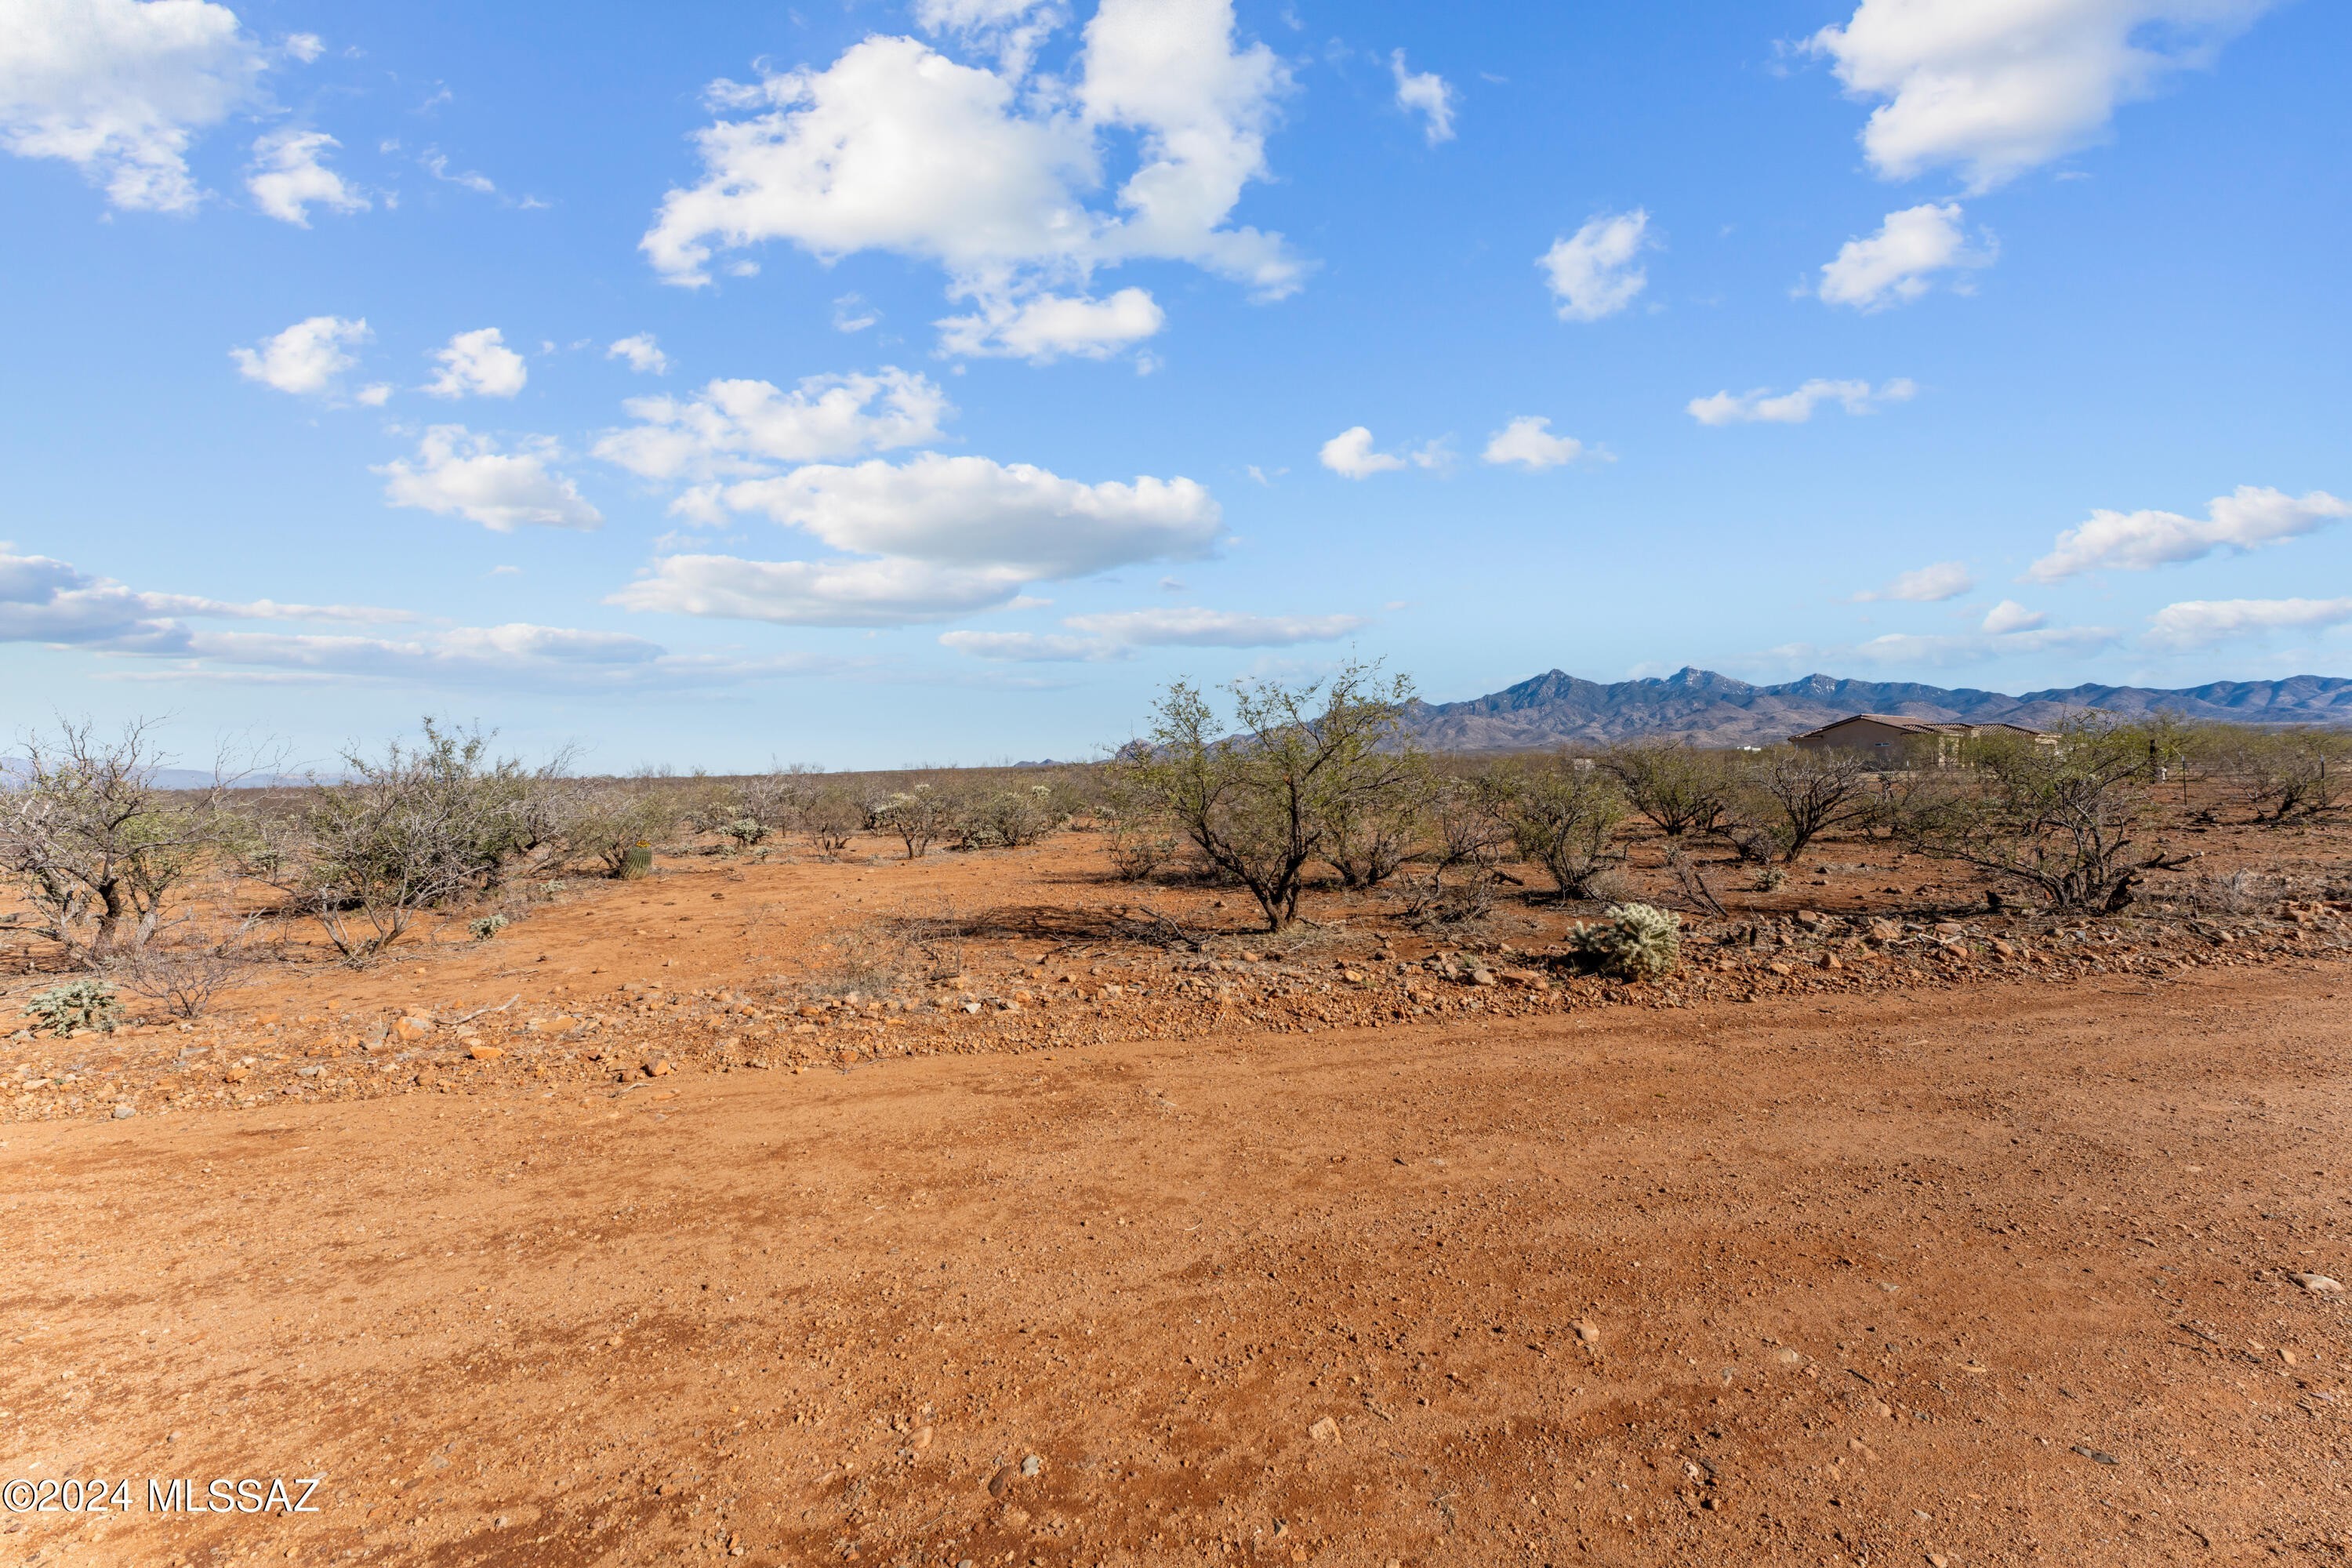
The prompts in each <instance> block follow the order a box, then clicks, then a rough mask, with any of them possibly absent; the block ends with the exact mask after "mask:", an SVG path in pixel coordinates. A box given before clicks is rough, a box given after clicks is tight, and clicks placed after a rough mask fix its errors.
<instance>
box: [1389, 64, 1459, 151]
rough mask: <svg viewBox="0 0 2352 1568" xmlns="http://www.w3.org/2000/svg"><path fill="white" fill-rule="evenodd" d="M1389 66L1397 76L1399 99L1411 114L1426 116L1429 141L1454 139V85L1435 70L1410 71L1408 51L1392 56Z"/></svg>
mask: <svg viewBox="0 0 2352 1568" xmlns="http://www.w3.org/2000/svg"><path fill="white" fill-rule="evenodd" d="M1389 69H1390V70H1391V72H1392V73H1394V75H1395V77H1396V103H1397V107H1398V108H1399V109H1402V110H1404V111H1405V112H1406V113H1407V114H1418V115H1420V116H1421V117H1422V121H1423V123H1422V134H1423V136H1425V137H1426V138H1428V141H1429V144H1430V145H1431V146H1433V147H1434V146H1436V145H1437V144H1438V143H1439V142H1451V141H1453V140H1454V89H1453V88H1452V87H1451V86H1449V85H1447V83H1446V80H1445V79H1444V77H1442V76H1439V75H1438V74H1437V73H1436V72H1435V71H1409V70H1407V69H1406V68H1405V64H1404V51H1403V50H1402V49H1399V50H1397V51H1396V52H1395V53H1393V54H1391V56H1389Z"/></svg>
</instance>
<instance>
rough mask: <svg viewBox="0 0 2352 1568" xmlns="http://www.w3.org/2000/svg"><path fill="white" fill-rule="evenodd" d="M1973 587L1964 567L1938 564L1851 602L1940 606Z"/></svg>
mask: <svg viewBox="0 0 2352 1568" xmlns="http://www.w3.org/2000/svg"><path fill="white" fill-rule="evenodd" d="M1976 585H1977V580H1976V577H1975V576H1974V574H1971V573H1970V572H1969V569H1968V566H1967V565H1966V564H1965V563H1962V562H1958V561H1938V562H1937V563H1935V564H1934V565H1933V566H1922V567H1920V568H1919V569H1918V570H1917V571H1916V572H1906V573H1904V574H1902V575H1900V576H1898V577H1897V578H1895V581H1894V582H1892V583H1889V584H1886V586H1885V587H1884V588H1873V589H1871V590H1870V591H1869V592H1867V593H1864V594H1856V595H1854V599H1855V601H1856V602H1857V603H1860V604H1865V605H1866V604H1871V603H1874V602H1875V601H1878V600H1893V601H1894V602H1895V603H1896V604H1904V605H1940V604H1942V603H1943V602H1944V601H1945V600H1947V599H1957V598H1958V597H1959V596H1960V595H1963V594H1965V593H1967V592H1969V590H1970V589H1972V588H1974V587H1975V586H1976Z"/></svg>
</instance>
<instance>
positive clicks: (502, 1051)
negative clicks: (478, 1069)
mask: <svg viewBox="0 0 2352 1568" xmlns="http://www.w3.org/2000/svg"><path fill="white" fill-rule="evenodd" d="M466 1054H467V1056H469V1057H471V1058H474V1059H475V1060H476V1061H478V1062H494V1061H496V1060H498V1059H499V1058H500V1057H502V1056H504V1055H506V1054H507V1053H506V1047H503V1046H474V1047H470V1048H469V1049H467V1052H466Z"/></svg>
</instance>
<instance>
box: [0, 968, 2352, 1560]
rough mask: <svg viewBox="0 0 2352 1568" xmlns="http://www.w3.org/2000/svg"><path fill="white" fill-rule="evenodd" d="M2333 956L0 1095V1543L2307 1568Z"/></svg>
mask: <svg viewBox="0 0 2352 1568" xmlns="http://www.w3.org/2000/svg"><path fill="white" fill-rule="evenodd" d="M2347 990H2352V986H2347V976H2346V974H2345V973H2343V971H2342V970H2341V968H2340V967H2337V966H2333V965H2309V966H2303V967H2289V968H2284V969H2270V970H2261V971H2250V972H2228V973H2223V972H2218V971H2217V972H2214V973H2208V974H2204V975H2200V976H2196V977H2193V978H2189V979H2184V980H2180V981H2178V982H2172V983H2168V984H2161V985H2157V986H2149V985H2147V984H2142V983H2140V982H2137V981H2136V980H2133V979H2129V978H2125V977H2116V978H2112V979H2096V980H2087V981H2084V983H2082V984H2078V985H2073V986H2052V985H2048V984H1987V985H1984V986H1980V987H1976V988H1972V989H1968V990H1963V991H1957V992H1954V991H1933V992H1923V993H1920V994H1901V993H1896V994H1867V995H1843V996H1829V997H1821V998H1815V997H1806V998H1800V999H1789V1000H1783V1001H1772V1002H1764V1003H1759V1004H1756V1005H1705V1006H1694V1007H1687V1008H1682V1009H1675V1010H1661V1011H1646V1010H1643V1011H1636V1010H1633V1009H1623V1008H1612V1009H1596V1010H1593V1011H1590V1012H1583V1013H1573V1014H1570V1015H1567V1016H1542V1017H1530V1018H1523V1019H1516V1020H1506V1021H1498V1022H1491V1023H1480V1022H1467V1021H1465V1022H1460V1023H1454V1022H1447V1023H1440V1024H1432V1025H1423V1026H1401V1027H1393V1028H1389V1029H1385V1030H1370V1029H1366V1030H1340V1031H1326V1032H1318V1033H1316V1034H1314V1035H1312V1036H1301V1035H1298V1034H1296V1033H1292V1034H1282V1035H1271V1034H1269V1035H1259V1036H1244V1035H1235V1036H1234V1037H1231V1038H1230V1039H1227V1040H1223V1041H1220V1042H1216V1043H1213V1044H1211V1045H1208V1046H1205V1047H1204V1046H1202V1045H1201V1044H1199V1043H1191V1044H1188V1045H1186V1046H1185V1047H1183V1049H1182V1050H1181V1052H1179V1051H1176V1050H1173V1049H1171V1048H1168V1047H1154V1046H1151V1045H1148V1044H1144V1045H1111V1046H1105V1047H1095V1048H1088V1049H1076V1050H1061V1051H1050V1052H1045V1051H1041V1052H1033V1053H1028V1054H1021V1055H1005V1056H987V1057H976V1058H975V1057H932V1058H913V1059H901V1060H886V1061H880V1062H874V1063H870V1064H863V1065H860V1066H858V1067H857V1068H855V1069H854V1070H850V1071H846V1072H835V1071H822V1072H808V1073H803V1074H785V1073H765V1074H741V1073H739V1074H735V1075H732V1076H725V1077H720V1076H716V1075H712V1076H707V1077H699V1078H689V1079H686V1080H685V1082H684V1084H683V1087H682V1089H681V1092H680V1093H679V1094H678V1096H677V1098H675V1099H671V1100H659V1101H656V1100H651V1099H650V1098H648V1097H647V1096H644V1095H636V1096H631V1097H629V1098H627V1099H625V1100H612V1099H609V1098H607V1096H606V1094H605V1093H604V1092H603V1091H601V1090H596V1091H583V1090H581V1089H576V1088H568V1089H564V1090H563V1091H562V1093H561V1094H560V1095H559V1096H557V1097H556V1098H552V1099H550V1098H543V1097H542V1094H541V1092H540V1091H538V1090H537V1089H536V1086H533V1088H531V1089H524V1088H520V1087H518V1088H516V1089H512V1090H510V1091H506V1092H500V1093H484V1094H482V1095H478V1096H474V1097H450V1096H440V1095H411V1096H407V1097H399V1098H389V1099H379V1100H362V1101H355V1102H349V1103H322V1104H287V1105H282V1106H278V1107H275V1108H270V1109H267V1110H254V1111H248V1112H243V1113H238V1114H235V1115H226V1114H224V1115H212V1116H195V1117H178V1118H167V1119H155V1118H142V1119H139V1120H133V1121H121V1122H102V1123H92V1122H89V1121H79V1122H66V1121H60V1122H40V1123H30V1122H28V1123H19V1124H16V1125H13V1126H8V1127H5V1128H0V1134H5V1143H0V1223H5V1237H6V1242H5V1248H0V1301H4V1302H5V1335H6V1344H5V1350H6V1356H5V1362H0V1478H24V1479H28V1480H30V1481H32V1482H34V1483H35V1484H36V1490H37V1489H38V1483H40V1482H43V1481H46V1480H61V1479H64V1478H68V1477H70V1478H76V1479H88V1478H94V1477H104V1478H107V1479H109V1480H112V1479H115V1478H131V1479H132V1482H133V1485H132V1489H131V1492H130V1493H129V1494H128V1495H129V1498H130V1500H131V1505H132V1506H131V1509H130V1510H128V1511H120V1510H118V1511H115V1512H112V1513H110V1514H108V1515H105V1516H103V1517H100V1516H97V1515H91V1514H83V1515H67V1514H64V1513H60V1512H47V1513H43V1512H11V1513H8V1514H5V1516H0V1531H5V1533H0V1563H20V1562H21V1563H108V1564H114V1563H124V1564H130V1563H137V1564H147V1563H217V1562H223V1561H240V1562H261V1561H265V1560H267V1561H270V1562H285V1561H292V1562H297V1563H327V1562H331V1561H337V1560H359V1561H370V1562H383V1563H451V1564H455V1563H512V1564H569V1563H656V1562H674V1561H679V1560H681V1559H684V1560H695V1559H698V1558H703V1557H711V1558H728V1557H740V1558H741V1559H743V1560H745V1561H746V1562H749V1563H803V1564H814V1563H841V1562H859V1563H946V1564H953V1563H966V1562H968V1563H972V1564H974V1565H975V1568H979V1565H985V1564H1003V1563H1047V1564H1055V1565H1059V1564H1066V1563H1070V1564H1076V1563H1087V1564H1091V1563H1223V1562H1231V1563H1332V1564H1353V1563H1370V1564H1383V1563H1409V1564H1424V1563H1464V1564H1472V1563H1475V1564H1486V1563H1626V1564H1633V1563H1643V1564H1648V1563H1829V1562H1841V1563H1852V1562H1868V1563H1921V1562H1927V1563H1947V1564H1975V1563H2063V1562H2072V1563H2084V1564H2104V1563H2171V1562H2182V1563H2233V1562H2252V1561H2265V1562H2267V1561H2272V1560H2274V1559H2276V1558H2279V1557H2281V1556H2284V1558H2285V1559H2287V1560H2289V1561H2314V1562H2340V1561H2342V1560H2343V1559H2344V1557H2345V1555H2346V1552H2347V1548H2352V1533H2347V1531H2352V1522H2348V1521H2352V1473H2347V1468H2346V1460H2347V1458H2348V1457H2352V1453H2347V1448H2348V1447H2352V1445H2347V1432H2352V1428H2347V1411H2352V1387H2347V1380H2346V1377H2345V1366H2346V1357H2347V1355H2352V1345H2347V1341H2346V1327H2347V1319H2346V1313H2347V1310H2352V1309H2347V1306H2346V1305H2345V1302H2346V1297H2345V1296H2343V1295H2339V1294H2334V1293H2330V1292H2327V1291H2326V1290H2325V1289H2318V1290H2315V1289H2306V1288H2305V1287H2304V1286H2303V1285H2301V1284H2298V1283H2297V1282H2296V1281H2295V1279H2294V1278H2293V1276H2294V1275H2298V1274H2300V1275H2303V1276H2305V1277H2312V1276H2332V1277H2334V1278H2335V1279H2347V1280H2352V1247H2347V1220H2352V1210H2347V1180H2346V1178H2347V1173H2352V1136H2348V1135H2347V1126H2352V1123H2347V1110H2352V1100H2348V1099H2347V1089H2348V1088H2352V1066H2347V1060H2346V1048H2345V1047H2346V1043H2347V1040H2352V1002H2347ZM278 1477H282V1478H286V1479H287V1482H288V1487H289V1491H288V1494H287V1501H288V1503H289V1505H290V1504H291V1502H292V1500H293V1499H294V1494H295V1493H297V1492H299V1490H300V1486H299V1484H298V1482H297V1478H313V1477H323V1478H324V1479H323V1480H320V1482H319V1483H318V1485H317V1486H316V1488H315V1489H313V1490H312V1491H311V1493H310V1499H309V1502H310V1507H312V1508H314V1509H316V1510H317V1511H316V1512H302V1513H297V1514H289V1513H286V1512H284V1511H281V1510H278V1509H277V1508H275V1507H272V1508H271V1509H270V1510H269V1511H266V1512H257V1513H241V1512H214V1513H200V1512H173V1513H157V1512H153V1511H150V1510H149V1508H148V1506H147V1504H148V1502H149V1494H148V1491H147V1484H148V1479H149V1478H161V1479H164V1480H165V1481H166V1482H167V1483H168V1480H169V1479H171V1478H184V1479H189V1480H190V1481H192V1482H194V1483H196V1485H195V1488H194V1489H195V1491H196V1492H197V1493H199V1494H201V1493H202V1491H203V1483H206V1482H209V1481H210V1480H212V1479H215V1478H224V1479H247V1478H252V1479H259V1480H260V1481H261V1483H262V1485H261V1487H257V1488H256V1489H255V1490H254V1493H253V1494H248V1496H251V1495H259V1496H260V1497H261V1498H262V1500H263V1501H264V1503H265V1504H267V1503H268V1494H267V1491H266V1489H267V1487H268V1482H269V1480H270V1479H271V1478H278ZM74 1490H75V1489H60V1491H61V1494H62V1495H72V1493H73V1491H74ZM11 1495H12V1497H15V1496H18V1495H31V1494H16V1493H12V1494H11ZM109 1495H110V1496H122V1495H124V1494H121V1493H113V1492H111V1491H110V1493H109ZM230 1506H234V1505H230Z"/></svg>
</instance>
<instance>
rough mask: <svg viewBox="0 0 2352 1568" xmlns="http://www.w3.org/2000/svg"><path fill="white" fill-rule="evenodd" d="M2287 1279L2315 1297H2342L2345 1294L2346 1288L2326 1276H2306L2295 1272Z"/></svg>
mask: <svg viewBox="0 0 2352 1568" xmlns="http://www.w3.org/2000/svg"><path fill="white" fill-rule="evenodd" d="M2287 1278H2288V1279H2292V1280H2294V1282H2295V1283H2296V1284H2298V1285H2300V1286H2302V1287H2303V1288H2304V1289H2306V1290H2308V1291H2310V1292H2311V1293H2312V1294H2313V1295H2315V1296H2340V1295H2342V1294H2343V1293H2344V1287H2343V1286H2341V1285H2339V1284H2337V1283H2336V1281H2335V1280H2333V1279H2329V1278H2328V1277H2327V1276H2326V1275H2325V1274H2305V1273H2303V1272H2300V1271H2295V1272H2290V1273H2289V1274H2288V1275H2287Z"/></svg>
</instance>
